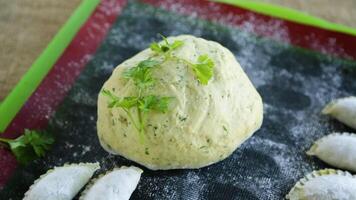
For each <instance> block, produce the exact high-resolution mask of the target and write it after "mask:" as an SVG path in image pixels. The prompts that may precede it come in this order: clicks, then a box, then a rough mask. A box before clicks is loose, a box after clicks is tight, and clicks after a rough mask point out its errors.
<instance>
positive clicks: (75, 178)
mask: <svg viewBox="0 0 356 200" xmlns="http://www.w3.org/2000/svg"><path fill="white" fill-rule="evenodd" d="M99 168H100V165H99V163H80V164H70V165H64V166H62V167H55V168H54V169H51V170H49V171H47V173H46V174H44V175H42V176H41V177H40V178H39V179H37V180H36V181H35V183H34V184H33V185H32V186H31V187H30V189H29V191H27V192H26V193H25V197H24V198H23V199H24V200H49V199H51V200H71V199H73V197H74V196H75V195H76V194H77V193H78V192H79V190H80V189H81V188H82V187H83V186H84V185H85V184H86V183H87V182H88V181H89V179H90V178H91V177H92V175H93V174H94V172H95V171H96V170H97V169H99Z"/></svg>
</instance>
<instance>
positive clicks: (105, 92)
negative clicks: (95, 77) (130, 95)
mask: <svg viewBox="0 0 356 200" xmlns="http://www.w3.org/2000/svg"><path fill="white" fill-rule="evenodd" d="M101 93H102V94H103V95H105V96H107V97H109V98H110V103H109V104H108V107H109V108H113V107H114V106H115V105H116V104H117V103H119V102H120V99H119V98H118V97H117V96H115V95H113V94H112V93H111V92H110V91H109V90H106V89H103V90H102V91H101Z"/></svg>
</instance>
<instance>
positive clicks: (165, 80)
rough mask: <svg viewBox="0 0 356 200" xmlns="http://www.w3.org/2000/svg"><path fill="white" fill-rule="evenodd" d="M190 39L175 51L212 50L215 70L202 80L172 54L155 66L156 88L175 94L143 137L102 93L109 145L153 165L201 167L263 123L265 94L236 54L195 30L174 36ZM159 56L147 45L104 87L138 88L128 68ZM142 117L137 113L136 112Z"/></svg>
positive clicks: (102, 136)
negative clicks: (196, 34) (125, 75)
mask: <svg viewBox="0 0 356 200" xmlns="http://www.w3.org/2000/svg"><path fill="white" fill-rule="evenodd" d="M176 40H181V41H183V42H184V44H183V45H182V46H181V47H179V48H178V49H175V50H174V51H173V54H174V55H175V56H177V57H180V58H184V59H185V60H188V61H190V62H193V63H194V62H195V61H196V60H197V58H198V57H199V56H200V55H203V54H206V55H208V56H209V57H210V58H211V59H212V60H213V61H214V64H215V66H214V68H213V70H214V75H213V77H212V79H211V80H210V81H209V83H208V84H207V85H202V84H200V83H199V82H198V81H197V79H196V77H195V76H194V73H193V72H192V69H191V68H190V67H189V66H188V65H187V64H185V63H184V62H179V61H177V60H168V61H166V62H164V63H163V64H162V65H160V66H158V67H157V68H155V69H153V72H152V75H153V76H154V77H155V78H157V80H158V81H157V83H156V84H155V86H154V87H153V88H152V91H151V93H153V94H155V95H160V96H169V97H173V100H172V103H170V106H169V111H168V112H167V113H165V114H162V113H154V112H151V113H150V114H149V116H148V118H147V123H146V124H147V126H146V127H145V130H146V133H145V141H144V143H140V141H139V136H138V133H137V130H136V129H135V128H134V126H133V125H132V124H131V123H130V120H128V116H127V113H125V111H124V110H123V109H120V108H109V107H108V101H109V98H108V97H107V96H105V95H103V94H99V98H98V121H97V129H98V137H99V140H100V143H101V145H102V146H103V148H104V149H106V150H107V151H109V152H111V153H114V154H118V155H121V156H123V157H125V158H127V159H130V160H133V161H135V162H137V163H140V164H142V165H144V166H146V167H147V168H150V169H153V170H158V169H162V170H167V169H179V168H200V167H204V166H207V165H210V164H213V163H216V162H218V161H220V160H223V159H225V158H226V157H228V156H229V155H231V154H232V152H233V151H234V150H235V149H236V148H237V147H239V146H240V145H241V144H242V143H243V142H244V141H245V140H246V139H248V138H249V137H250V136H251V135H252V134H253V133H254V132H255V131H256V130H258V129H259V128H260V126H261V124H262V119H263V105H262V99H261V97H260V95H259V94H258V92H257V91H256V89H255V87H254V86H253V85H252V83H251V82H250V80H249V79H248V77H247V75H246V74H245V73H244V71H243V69H242V68H241V66H240V64H239V63H238V62H237V61H236V59H235V57H234V55H233V54H232V53H231V52H230V51H229V50H228V49H226V48H225V47H223V46H221V45H220V44H218V43H216V42H213V41H207V40H205V39H202V38H196V37H193V36H189V35H182V36H177V37H169V38H168V41H170V42H173V41H176ZM152 56H154V52H153V51H152V50H150V49H145V50H143V51H142V52H140V53H138V54H137V55H135V56H134V57H132V58H130V59H128V60H126V61H124V62H123V63H122V64H120V65H119V66H118V67H117V68H116V69H115V70H114V72H113V74H112V76H111V77H110V78H109V79H108V80H107V81H106V83H105V84H104V86H103V89H105V90H110V91H111V92H112V93H114V94H115V95H117V96H119V97H125V96H131V95H133V94H134V92H135V85H134V84H133V83H132V81H130V80H127V79H123V78H122V76H123V72H124V71H125V70H126V69H128V68H130V67H134V66H136V65H137V64H138V63H139V62H140V61H143V60H145V59H148V58H150V57H152ZM134 117H136V116H134Z"/></svg>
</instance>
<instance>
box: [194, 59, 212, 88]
mask: <svg viewBox="0 0 356 200" xmlns="http://www.w3.org/2000/svg"><path fill="white" fill-rule="evenodd" d="M214 65H215V64H214V62H213V60H212V59H210V58H209V56H208V55H201V56H199V57H198V62H197V64H194V65H193V71H194V73H195V75H196V77H197V78H198V80H199V82H200V83H201V84H203V85H207V84H208V82H209V80H210V79H211V77H212V76H213V73H214V71H213V68H214Z"/></svg>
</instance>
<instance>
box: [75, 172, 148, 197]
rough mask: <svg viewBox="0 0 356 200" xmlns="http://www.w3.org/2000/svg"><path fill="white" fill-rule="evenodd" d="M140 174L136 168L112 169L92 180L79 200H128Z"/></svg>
mask: <svg viewBox="0 0 356 200" xmlns="http://www.w3.org/2000/svg"><path fill="white" fill-rule="evenodd" d="M142 172H143V171H142V170H141V169H140V168H137V167H121V168H119V169H114V170H112V171H110V172H109V173H107V174H105V175H104V176H102V177H100V178H98V179H96V180H94V181H93V184H92V185H90V186H89V187H88V188H87V189H86V190H85V191H84V192H83V195H82V196H81V197H80V200H129V199H130V196H131V194H132V192H133V191H134V190H135V189H136V186H137V184H138V182H139V180H140V177H141V174H142Z"/></svg>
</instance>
